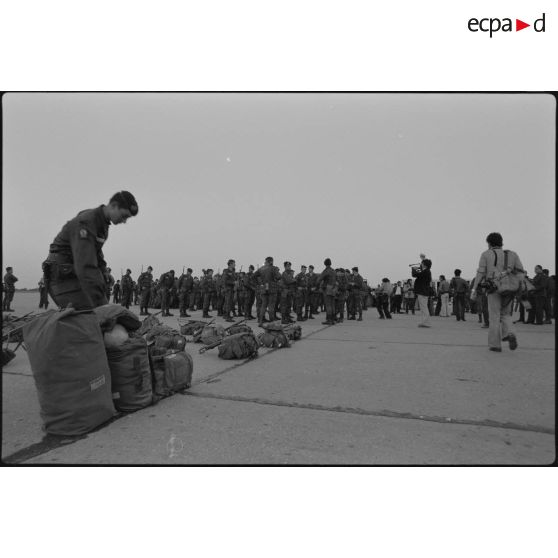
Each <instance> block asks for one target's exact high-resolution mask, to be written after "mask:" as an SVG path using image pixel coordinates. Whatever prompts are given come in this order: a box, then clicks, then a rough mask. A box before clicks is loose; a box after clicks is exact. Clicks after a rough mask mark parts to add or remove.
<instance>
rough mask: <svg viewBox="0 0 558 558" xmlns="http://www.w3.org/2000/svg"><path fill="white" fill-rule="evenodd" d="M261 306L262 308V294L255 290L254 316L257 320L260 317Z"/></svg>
mask: <svg viewBox="0 0 558 558" xmlns="http://www.w3.org/2000/svg"><path fill="white" fill-rule="evenodd" d="M261 308H262V295H261V293H260V292H257V293H256V316H257V317H258V320H259V318H260V312H261Z"/></svg>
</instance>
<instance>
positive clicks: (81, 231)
mask: <svg viewBox="0 0 558 558" xmlns="http://www.w3.org/2000/svg"><path fill="white" fill-rule="evenodd" d="M79 237H80V238H87V230H86V229H79Z"/></svg>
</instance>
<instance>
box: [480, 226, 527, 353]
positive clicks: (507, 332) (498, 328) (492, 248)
mask: <svg viewBox="0 0 558 558" xmlns="http://www.w3.org/2000/svg"><path fill="white" fill-rule="evenodd" d="M486 242H487V244H488V250H486V251H484V252H483V253H482V254H481V257H480V261H479V267H478V270H477V276H476V278H475V285H483V284H485V283H486V280H490V279H493V278H494V277H495V276H496V275H497V274H499V273H502V272H503V271H504V261H505V254H504V250H503V249H502V246H503V243H504V241H503V239H502V235H501V234H500V233H496V232H494V233H490V234H489V235H488V236H487V237H486ZM507 252H508V270H511V271H512V272H515V273H520V274H523V273H524V271H523V264H522V263H521V261H520V259H519V256H518V255H517V254H516V253H515V252H513V251H512V250H507ZM489 291H490V290H489ZM471 297H472V298H476V289H472V290H471ZM487 298H488V317H489V322H490V325H489V327H488V348H489V349H490V350H491V351H495V352H502V341H508V343H509V347H510V350H512V351H514V350H515V349H517V336H516V333H515V329H514V326H513V321H512V312H511V309H512V305H513V301H514V295H513V294H511V295H501V294H499V293H497V292H488V294H487Z"/></svg>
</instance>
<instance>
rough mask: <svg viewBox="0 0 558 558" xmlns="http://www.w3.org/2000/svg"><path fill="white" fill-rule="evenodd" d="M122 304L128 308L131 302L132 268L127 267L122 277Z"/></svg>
mask: <svg viewBox="0 0 558 558" xmlns="http://www.w3.org/2000/svg"><path fill="white" fill-rule="evenodd" d="M121 285H122V306H125V307H126V308H128V309H129V308H130V304H132V294H133V280H132V270H131V269H127V270H126V275H124V276H123V277H122V281H121Z"/></svg>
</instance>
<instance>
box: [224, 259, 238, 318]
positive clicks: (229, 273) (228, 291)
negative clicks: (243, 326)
mask: <svg viewBox="0 0 558 558" xmlns="http://www.w3.org/2000/svg"><path fill="white" fill-rule="evenodd" d="M234 266H235V261H234V260H229V261H228V262H227V268H226V269H225V270H223V284H222V287H223V294H224V306H223V310H224V313H225V321H226V322H234V320H233V318H232V315H231V312H232V311H233V310H234V304H233V295H234V284H235V281H236V273H235V271H234Z"/></svg>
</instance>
